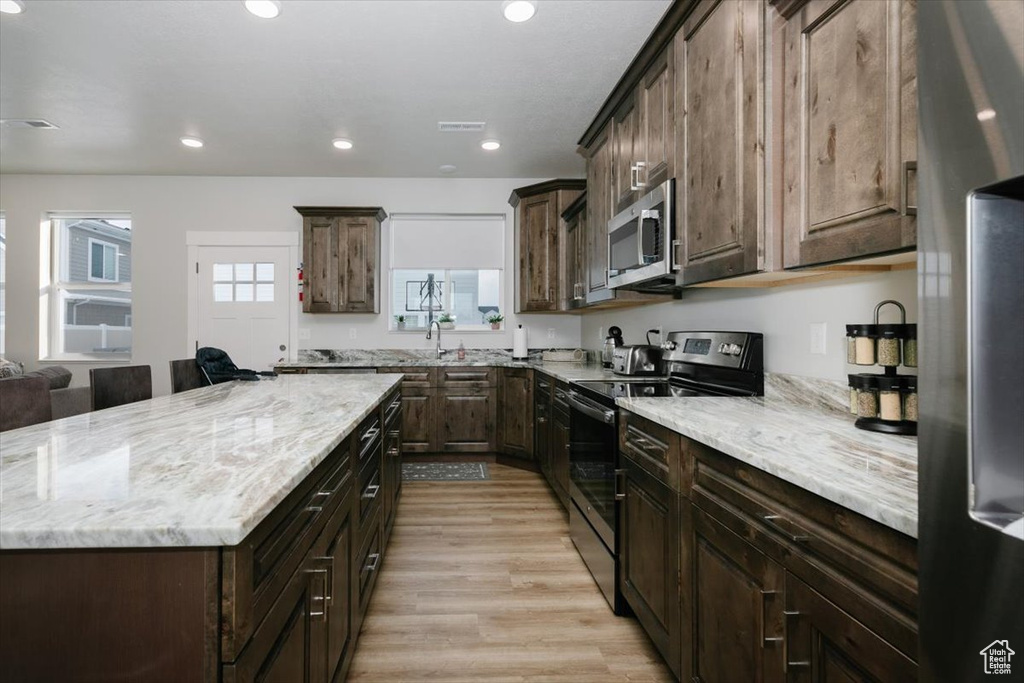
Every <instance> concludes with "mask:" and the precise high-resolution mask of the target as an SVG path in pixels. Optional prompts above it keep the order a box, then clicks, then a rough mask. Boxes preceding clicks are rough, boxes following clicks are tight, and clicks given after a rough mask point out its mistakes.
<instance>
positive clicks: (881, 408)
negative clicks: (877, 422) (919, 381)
mask: <svg viewBox="0 0 1024 683" xmlns="http://www.w3.org/2000/svg"><path fill="white" fill-rule="evenodd" d="M876 384H877V386H878V417H880V418H881V419H883V420H888V421H889V422H899V421H900V420H902V419H903V400H902V396H901V395H900V389H901V387H902V384H903V382H902V378H900V377H885V376H881V377H878V378H876Z"/></svg>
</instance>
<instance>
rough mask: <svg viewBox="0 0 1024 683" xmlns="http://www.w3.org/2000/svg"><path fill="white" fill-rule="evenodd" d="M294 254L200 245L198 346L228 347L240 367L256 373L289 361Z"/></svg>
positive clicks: (275, 249)
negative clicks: (279, 362)
mask: <svg viewBox="0 0 1024 683" xmlns="http://www.w3.org/2000/svg"><path fill="white" fill-rule="evenodd" d="M293 250H294V248H290V247H286V246H199V247H196V252H195V253H196V261H195V262H196V265H197V267H196V269H195V270H196V272H195V277H196V278H197V282H196V287H195V290H194V291H195V292H196V302H195V305H196V309H197V315H196V317H195V318H194V320H195V323H196V335H195V344H196V348H199V347H203V346H215V347H217V348H219V349H224V350H225V351H227V353H228V355H229V356H231V360H233V361H234V362H235V365H237V366H238V367H240V368H246V369H250V370H257V371H263V370H270V369H272V368H273V366H274V364H275V363H276V362H277V361H279V360H283V359H288V358H289V356H290V355H291V351H290V348H289V344H290V343H291V336H292V335H291V326H292V323H291V321H292V317H293V314H294V312H293V306H294V305H295V303H294V302H293V301H292V297H291V296H290V292H291V288H290V286H289V285H290V284H291V281H292V280H294V278H295V273H294V272H293V269H294V265H295V264H294V263H292V261H293V258H294V256H293Z"/></svg>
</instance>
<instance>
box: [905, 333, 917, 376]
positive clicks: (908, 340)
mask: <svg viewBox="0 0 1024 683" xmlns="http://www.w3.org/2000/svg"><path fill="white" fill-rule="evenodd" d="M906 328H907V329H906V332H905V335H904V337H903V364H904V365H906V366H907V367H908V368H916V367H917V325H907V326H906Z"/></svg>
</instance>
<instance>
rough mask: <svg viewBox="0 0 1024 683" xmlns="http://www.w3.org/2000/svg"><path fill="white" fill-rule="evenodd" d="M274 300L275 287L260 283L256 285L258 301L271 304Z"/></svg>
mask: <svg viewBox="0 0 1024 683" xmlns="http://www.w3.org/2000/svg"><path fill="white" fill-rule="evenodd" d="M273 300H274V285H272V284H268V283H265V282H260V283H258V284H257V285H256V301H260V302H271V301H273Z"/></svg>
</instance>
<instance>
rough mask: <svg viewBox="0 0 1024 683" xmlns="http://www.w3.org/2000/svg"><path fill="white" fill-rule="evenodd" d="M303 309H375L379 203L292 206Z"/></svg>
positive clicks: (380, 218)
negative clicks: (297, 224)
mask: <svg viewBox="0 0 1024 683" xmlns="http://www.w3.org/2000/svg"><path fill="white" fill-rule="evenodd" d="M295 210H296V211H298V212H299V213H300V214H302V261H303V269H304V272H303V274H304V278H305V279H304V280H303V299H302V310H303V311H304V312H306V313H379V312H380V271H379V263H380V224H381V222H382V221H383V220H384V219H385V218H386V217H387V214H386V213H385V212H384V209H382V208H380V207H349V206H339V207H328V206H296V207H295Z"/></svg>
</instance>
